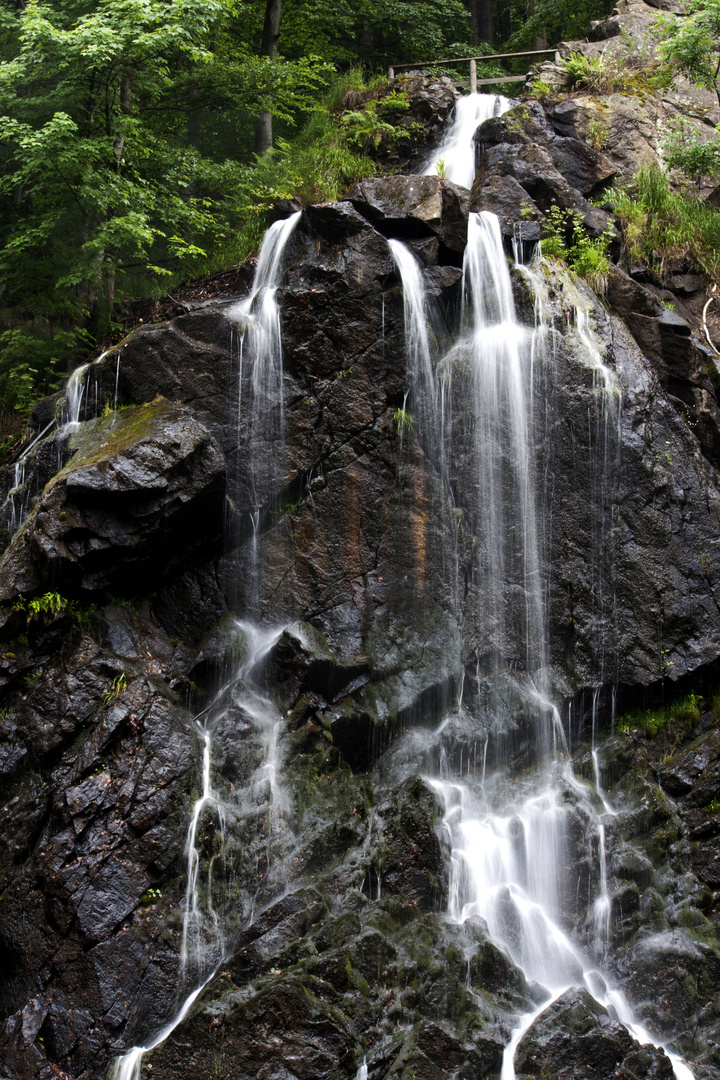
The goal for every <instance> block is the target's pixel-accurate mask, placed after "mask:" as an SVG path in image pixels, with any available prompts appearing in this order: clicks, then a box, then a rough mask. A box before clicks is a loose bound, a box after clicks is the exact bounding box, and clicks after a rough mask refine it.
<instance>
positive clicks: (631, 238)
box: [611, 167, 720, 281]
mask: <svg viewBox="0 0 720 1080" xmlns="http://www.w3.org/2000/svg"><path fill="white" fill-rule="evenodd" d="M611 198H612V200H613V202H614V206H615V213H616V215H617V217H618V218H619V219H620V221H621V223H622V227H623V232H624V234H625V242H626V244H627V252H628V259H629V261H630V262H631V263H635V264H638V263H646V264H647V265H648V266H651V267H652V268H653V269H654V270H655V271H656V272H657V273H659V274H662V273H663V271H664V268H665V263H666V262H667V261H668V260H669V259H678V258H680V259H685V260H687V261H688V262H690V263H691V264H692V265H693V266H694V267H695V268H696V269H697V270H699V271H700V272H701V273H704V274H707V276H708V277H709V278H711V279H712V280H713V281H717V280H718V278H719V277H720V213H719V212H718V211H717V210H716V209H715V207H713V206H711V205H710V204H709V203H708V202H706V201H705V200H704V199H700V198H698V197H697V196H695V195H693V194H691V193H689V192H687V191H676V190H673V188H672V187H671V186H670V181H669V179H668V176H667V174H666V173H664V172H662V170H661V169H658V168H656V167H655V168H647V169H640V171H639V172H638V173H637V175H636V177H635V179H634V181H633V183H632V184H629V185H627V186H625V187H622V188H618V189H616V190H615V191H614V192H613V193H612V196H611Z"/></svg>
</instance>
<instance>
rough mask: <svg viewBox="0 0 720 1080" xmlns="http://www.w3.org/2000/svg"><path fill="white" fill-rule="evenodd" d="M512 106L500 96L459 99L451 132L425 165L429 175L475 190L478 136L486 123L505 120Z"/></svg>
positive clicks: (456, 103)
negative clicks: (476, 134) (491, 119)
mask: <svg viewBox="0 0 720 1080" xmlns="http://www.w3.org/2000/svg"><path fill="white" fill-rule="evenodd" d="M511 105H512V102H511V101H508V99H507V98H504V97H502V96H501V95H500V94H467V95H466V96H465V97H461V98H458V99H457V101H456V102H455V116H454V118H453V122H452V124H451V126H450V130H449V131H448V133H447V135H446V136H445V138H444V139H443V141H442V143H441V144H440V146H439V148H438V149H437V150H436V151H435V152H434V153H433V155H432V159H431V160H428V161H427V162H426V163H425V167H424V170H423V171H424V173H425V175H426V176H434V175H435V174H436V173H437V172H438V171H442V175H443V176H444V177H445V178H446V179H447V180H450V181H451V182H452V183H453V184H460V186H461V187H466V188H471V187H472V185H473V180H474V179H475V142H474V136H475V132H476V131H477V129H478V127H479V126H480V124H482V123H483V121H484V120H489V119H490V117H491V116H501V115H502V114H503V113H504V112H506V111H507V110H508V109H509V108H510V106H511ZM440 162H442V166H439V163H440Z"/></svg>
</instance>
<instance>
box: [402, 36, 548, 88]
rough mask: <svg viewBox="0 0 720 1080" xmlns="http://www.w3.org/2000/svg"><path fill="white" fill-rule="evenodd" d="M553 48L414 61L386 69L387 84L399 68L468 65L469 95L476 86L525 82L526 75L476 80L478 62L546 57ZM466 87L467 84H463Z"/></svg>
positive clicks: (498, 76) (499, 76) (497, 76)
mask: <svg viewBox="0 0 720 1080" xmlns="http://www.w3.org/2000/svg"><path fill="white" fill-rule="evenodd" d="M555 51H556V50H555V48H554V47H553V48H551V49H530V51H529V52H514V53H492V54H491V55H489V56H457V57H454V58H453V59H451V60H431V61H426V62H425V63H418V62H417V61H415V63H413V64H393V66H392V67H390V68H388V82H392V81H393V80H394V78H395V72H396V71H399V70H400V69H401V68H422V67H447V66H448V65H451V64H467V63H469V64H470V93H471V94H474V93H476V92H477V88H478V86H490V85H491V84H492V83H505V82H525V80H526V79H527V74H525V75H496V76H494V77H493V78H492V79H478V77H477V66H478V61H479V62H480V63H481V64H483V63H486V62H487V61H488V60H515V59H517V58H518V57H520V56H547V55H548V54H549V53H555ZM465 85H466V86H467V83H466V84H465Z"/></svg>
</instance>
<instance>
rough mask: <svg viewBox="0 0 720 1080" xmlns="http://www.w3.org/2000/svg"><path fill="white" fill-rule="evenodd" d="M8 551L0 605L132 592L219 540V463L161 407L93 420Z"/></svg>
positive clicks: (197, 428)
mask: <svg viewBox="0 0 720 1080" xmlns="http://www.w3.org/2000/svg"><path fill="white" fill-rule="evenodd" d="M71 449H72V450H74V453H73V455H72V457H71V459H70V461H69V462H68V464H67V465H66V466H65V467H64V468H63V469H61V470H60V472H59V473H58V474H57V475H56V476H55V477H54V478H53V480H51V482H50V483H49V484H48V485H47V487H46V488H45V491H44V492H43V494H42V496H41V498H40V499H39V501H38V503H37V504H36V506H35V509H34V510H33V512H32V514H31V515H30V517H29V518H28V520H27V521H26V523H25V525H24V526H23V528H22V529H21V530H20V532H19V533H18V534H17V535H16V536H15V538H14V540H13V543H12V544H11V546H10V548H9V549H8V551H7V552H6V554H5V556H4V558H3V561H2V564H0V573H1V574H2V584H1V585H0V599H1V600H2V601H4V602H5V603H8V602H12V601H13V600H15V599H17V597H18V596H19V595H21V594H33V593H38V592H42V591H44V590H45V589H48V588H49V587H50V586H51V585H52V586H53V587H54V588H56V589H59V590H60V592H61V593H64V594H65V595H79V594H85V595H86V596H87V595H94V594H97V593H98V592H100V591H102V590H110V591H114V592H116V593H117V594H123V593H127V592H129V591H130V592H132V593H133V594H136V593H138V592H141V591H143V588H144V587H145V588H147V587H148V586H149V585H150V583H154V584H157V583H158V582H160V581H162V579H163V578H164V577H165V576H166V575H167V573H168V571H170V570H172V569H177V568H178V566H180V565H182V563H183V562H186V561H187V560H188V559H189V558H190V556H192V555H195V556H197V555H198V554H199V553H202V552H203V551H204V550H205V551H207V550H208V548H210V550H212V547H213V545H214V544H215V543H217V541H218V539H219V537H220V535H221V526H222V508H223V501H224V481H225V466H224V461H223V457H222V454H221V452H220V449H219V447H218V446H217V444H216V443H215V442H214V440H213V439H212V438H211V437H210V435H209V434H208V432H207V430H206V429H205V428H204V427H203V426H202V425H201V424H200V423H198V421H197V420H195V419H194V418H193V416H192V414H191V413H190V412H189V411H188V410H187V409H185V408H183V407H182V406H179V405H172V404H170V402H168V401H163V400H159V401H156V402H153V403H151V404H147V405H143V406H141V407H138V408H134V409H128V410H125V411H122V412H120V413H112V414H110V415H108V416H106V417H104V418H102V419H100V420H97V421H94V422H92V423H90V424H89V425H88V426H87V427H86V428H84V429H83V430H81V431H79V432H78V433H76V434H74V435H73V436H72V437H71Z"/></svg>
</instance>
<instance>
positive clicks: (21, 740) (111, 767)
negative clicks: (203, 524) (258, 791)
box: [0, 608, 194, 1080]
mask: <svg viewBox="0 0 720 1080" xmlns="http://www.w3.org/2000/svg"><path fill="white" fill-rule="evenodd" d="M94 620H97V621H93V623H92V629H93V631H94V633H96V634H97V635H98V637H99V634H100V632H101V626H102V632H103V635H104V637H105V641H106V644H105V645H104V646H103V645H99V644H98V642H97V640H95V639H94V638H93V637H92V636H91V635H90V634H89V633H88V632H87V631H86V630H84V629H82V627H69V626H67V625H64V626H63V627H62V629H63V637H64V639H65V641H64V646H63V650H62V654H58V653H56V654H55V655H54V656H53V657H52V658H51V657H50V656H48V655H47V653H44V646H43V639H42V638H43V635H41V634H40V633H39V632H38V628H37V627H35V628H34V632H33V628H30V627H29V628H28V629H29V630H30V631H31V632H30V634H28V635H27V637H28V638H29V640H28V641H27V643H25V644H23V643H22V642H19V643H18V644H15V649H16V650H17V655H16V658H15V661H14V665H15V676H14V678H13V677H8V673H7V671H6V685H5V688H4V698H3V720H2V725H1V727H0V739H1V740H2V741H1V742H0V747H1V753H0V759H1V760H2V784H3V792H4V795H3V811H2V813H3V822H4V829H3V838H2V863H3V869H2V888H3V893H4V897H5V900H4V902H3V907H2V912H1V913H0V949H1V950H2V955H3V958H4V959H3V972H4V974H3V990H2V1024H3V1026H2V1034H0V1047H1V1049H0V1055H1V1056H2V1060H3V1063H4V1064H3V1068H4V1071H5V1072H6V1073H7V1075H8V1076H13V1077H18V1078H20V1080H25V1078H28V1080H29V1078H30V1077H39V1076H43V1077H44V1076H46V1075H47V1076H51V1075H57V1069H58V1067H59V1068H61V1069H62V1070H63V1071H64V1072H65V1074H66V1075H70V1076H80V1075H85V1076H92V1077H99V1076H101V1075H103V1073H104V1069H105V1063H106V1062H107V1059H108V1056H109V1052H110V1051H109V1046H110V1045H111V1044H112V1043H113V1042H114V1040H115V1039H116V1038H117V1036H118V1034H119V1033H120V1032H123V1031H126V1032H127V1037H128V1038H129V1039H130V1040H132V1039H133V1038H135V1037H140V1035H141V1034H142V1032H143V1031H144V1030H145V1027H144V1025H145V1024H146V1023H147V1022H148V1019H150V1024H151V1026H156V1025H158V1024H160V1023H161V1022H162V1020H163V1018H164V1017H165V1016H166V1015H167V1014H168V1012H169V1011H171V1010H172V1007H173V1001H174V995H175V989H174V987H175V984H176V981H177V978H178V948H179V933H178V930H177V925H176V924H173V922H172V920H171V921H169V922H166V919H167V915H168V914H169V912H170V911H172V910H173V909H176V907H177V905H178V903H179V901H180V898H181V895H182V891H183V890H184V887H185V882H184V875H183V871H184V860H183V857H182V854H183V853H182V836H183V833H184V828H185V818H186V807H187V799H188V790H189V784H190V780H191V777H192V770H193V767H194V747H193V745H192V739H191V736H190V729H189V717H188V714H187V712H186V710H185V709H184V708H183V706H182V704H181V701H180V700H179V699H178V697H177V694H176V692H175V690H174V689H173V683H174V681H175V676H176V674H177V671H176V669H177V667H178V666H184V665H185V664H186V663H187V659H188V652H187V650H185V649H183V647H181V646H179V645H178V644H175V645H173V644H171V643H170V642H169V640H168V638H167V636H166V635H165V634H164V633H163V632H162V630H160V629H159V627H158V626H157V624H156V623H155V621H154V620H153V618H152V616H151V615H150V613H149V611H147V610H146V611H145V612H144V613H142V614H141V613H134V612H131V611H130V610H129V609H126V608H106V609H105V610H104V611H103V612H102V615H101V616H100V615H98V616H95V617H94ZM63 621H66V618H65V619H64V618H61V619H60V620H56V623H55V624H54V623H53V621H52V618H51V617H50V616H48V619H47V621H46V622H45V625H44V626H43V634H44V638H45V640H48V639H49V637H50V635H51V633H52V631H53V629H55V630H56V631H57V629H58V627H57V622H60V623H62V622H63ZM19 636H20V637H22V636H23V635H19ZM13 644H14V643H13ZM9 651H10V649H9V646H8V652H9ZM23 673H24V674H23ZM21 676H22V677H21ZM150 941H152V942H153V945H152V948H149V947H148V943H149V942H150ZM130 1032H136V1033H137V1035H130ZM124 1037H125V1036H123V1038H124ZM48 1060H49V1062H52V1065H50V1064H49V1063H48ZM53 1070H55V1072H53Z"/></svg>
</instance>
